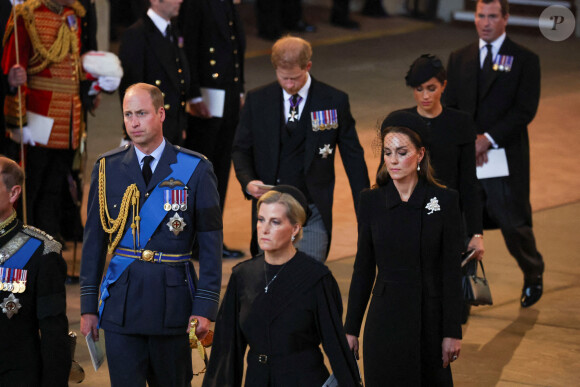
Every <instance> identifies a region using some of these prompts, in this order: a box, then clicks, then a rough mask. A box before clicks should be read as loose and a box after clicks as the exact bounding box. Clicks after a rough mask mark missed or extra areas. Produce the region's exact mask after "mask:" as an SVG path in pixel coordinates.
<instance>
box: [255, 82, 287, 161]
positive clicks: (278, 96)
mask: <svg viewBox="0 0 580 387" xmlns="http://www.w3.org/2000/svg"><path fill="white" fill-rule="evenodd" d="M264 96H265V99H264V100H262V101H260V102H259V103H260V105H261V106H263V109H258V110H259V111H260V110H261V111H262V112H263V114H264V127H263V128H260V132H261V133H260V135H261V136H264V137H263V138H267V139H268V147H269V148H270V163H271V165H273V166H275V169H274V170H275V171H277V170H278V163H279V162H280V128H281V126H282V122H283V120H282V110H283V109H284V103H283V102H282V98H283V97H282V88H281V87H280V85H278V84H277V83H276V84H275V85H274V86H273V87H271V88H269V89H268V93H265V95H264ZM270 107H271V108H270Z"/></svg>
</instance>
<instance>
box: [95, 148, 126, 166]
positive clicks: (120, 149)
mask: <svg viewBox="0 0 580 387" xmlns="http://www.w3.org/2000/svg"><path fill="white" fill-rule="evenodd" d="M130 147H131V145H129V144H125V145H123V146H120V147H118V148H115V149H112V150H110V151H108V152H105V153H103V154H101V155H100V156H99V157H97V162H98V161H99V160H100V159H102V158H105V157H109V156H113V155H116V154H117V153H121V152H124V151H126V150H127V149H129V148H130Z"/></svg>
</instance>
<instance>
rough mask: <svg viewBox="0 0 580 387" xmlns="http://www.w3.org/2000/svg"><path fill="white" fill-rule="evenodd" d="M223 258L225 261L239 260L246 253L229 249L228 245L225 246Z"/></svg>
mask: <svg viewBox="0 0 580 387" xmlns="http://www.w3.org/2000/svg"><path fill="white" fill-rule="evenodd" d="M222 256H223V258H224V259H238V258H243V256H244V252H243V251H241V250H232V249H228V248H227V247H226V245H224V249H223V253H222Z"/></svg>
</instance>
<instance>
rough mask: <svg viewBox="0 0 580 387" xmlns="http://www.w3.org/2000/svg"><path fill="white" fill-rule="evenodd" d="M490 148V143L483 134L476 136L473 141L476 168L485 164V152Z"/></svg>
mask: <svg viewBox="0 0 580 387" xmlns="http://www.w3.org/2000/svg"><path fill="white" fill-rule="evenodd" d="M490 147H491V142H490V141H489V139H488V138H487V137H486V136H485V135H483V134H478V135H477V138H476V139H475V164H476V165H477V166H478V167H481V166H482V165H483V164H485V163H487V151H488V150H489V148H490Z"/></svg>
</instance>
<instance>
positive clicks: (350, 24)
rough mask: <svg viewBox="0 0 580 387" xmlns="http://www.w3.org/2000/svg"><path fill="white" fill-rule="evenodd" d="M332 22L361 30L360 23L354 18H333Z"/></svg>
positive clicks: (338, 25)
mask: <svg viewBox="0 0 580 387" xmlns="http://www.w3.org/2000/svg"><path fill="white" fill-rule="evenodd" d="M330 24H332V25H333V26H335V27H340V28H346V29H347V30H360V24H359V23H358V22H356V21H354V20H352V19H345V20H338V19H332V20H330Z"/></svg>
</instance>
